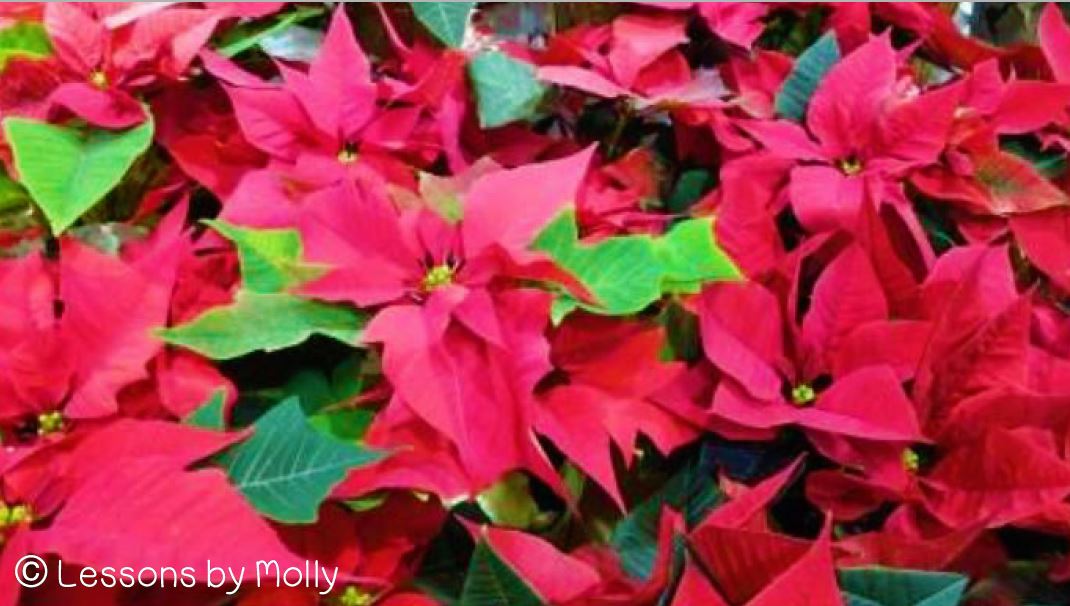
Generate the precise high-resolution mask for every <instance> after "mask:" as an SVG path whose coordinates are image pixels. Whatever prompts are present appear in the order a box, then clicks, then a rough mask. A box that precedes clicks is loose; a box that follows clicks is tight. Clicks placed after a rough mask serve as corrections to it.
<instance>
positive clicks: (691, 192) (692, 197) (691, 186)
mask: <svg viewBox="0 0 1070 606" xmlns="http://www.w3.org/2000/svg"><path fill="white" fill-rule="evenodd" d="M713 184H714V178H713V175H711V174H710V171H708V170H706V169H704V168H692V169H690V170H686V171H684V172H683V173H681V174H680V178H679V179H677V180H676V185H675V186H674V187H673V190H672V194H670V195H669V198H668V199H667V200H666V201H665V207H666V208H668V209H669V210H670V211H672V212H674V213H683V212H685V211H687V209H688V208H691V205H693V204H694V203H696V202H698V201H699V200H701V199H702V196H703V194H705V193H706V192H707V191H708V190H709V189H710V188H711V187H712V186H713Z"/></svg>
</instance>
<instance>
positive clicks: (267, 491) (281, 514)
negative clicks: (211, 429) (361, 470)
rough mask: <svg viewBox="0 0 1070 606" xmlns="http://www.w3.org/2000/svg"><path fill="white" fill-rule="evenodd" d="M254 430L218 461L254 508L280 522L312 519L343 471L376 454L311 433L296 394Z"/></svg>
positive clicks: (261, 421) (263, 417)
mask: <svg viewBox="0 0 1070 606" xmlns="http://www.w3.org/2000/svg"><path fill="white" fill-rule="evenodd" d="M254 429H255V431H254V433H253V436H252V437H251V438H249V439H248V440H246V441H244V442H242V443H241V444H239V445H237V446H235V447H234V448H232V449H231V450H229V451H227V453H225V454H224V455H223V457H222V460H221V462H222V464H223V466H224V467H225V468H226V469H227V474H228V475H229V476H230V479H231V481H232V482H233V483H234V485H235V486H236V487H237V488H238V490H240V491H241V492H242V494H244V495H245V497H246V498H247V499H249V502H250V503H252V504H253V506H254V507H256V509H257V511H259V512H260V513H262V514H263V515H265V516H267V517H269V518H271V519H273V520H276V521H279V522H283V523H286V524H307V523H312V522H315V521H316V517H317V513H318V511H319V506H320V504H321V503H322V502H323V500H324V499H326V498H327V495H328V494H330V492H331V489H332V488H334V487H335V486H336V485H337V484H338V483H339V482H341V481H342V480H343V479H344V478H345V476H346V473H347V472H348V471H349V470H351V469H354V468H356V467H361V466H364V465H368V464H370V463H373V462H375V461H377V460H379V459H380V458H381V457H382V455H381V454H380V453H377V452H373V451H370V450H366V449H364V448H362V447H360V446H357V445H356V444H349V443H346V442H342V441H340V440H336V439H334V438H331V437H329V436H326V435H324V434H322V433H320V432H319V431H316V430H315V429H314V428H313V427H312V426H311V425H309V423H308V420H306V419H305V415H304V413H303V412H302V410H301V403H300V402H299V401H298V400H297V398H288V399H286V400H284V401H283V402H280V403H279V404H278V405H276V406H275V407H274V408H272V409H271V410H269V411H268V412H267V413H265V414H264V416H262V417H260V419H259V420H257V422H256V424H255V425H254Z"/></svg>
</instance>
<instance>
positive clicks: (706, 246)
mask: <svg viewBox="0 0 1070 606" xmlns="http://www.w3.org/2000/svg"><path fill="white" fill-rule="evenodd" d="M653 242H654V248H655V252H657V255H658V258H659V259H660V260H661V263H662V267H663V268H664V275H663V276H662V290H663V291H665V292H680V293H696V292H698V291H699V290H700V289H701V287H702V284H703V283H705V282H711V281H714V280H736V279H739V277H740V275H741V274H740V272H739V268H737V267H736V265H735V263H733V262H732V260H731V259H730V258H729V257H728V255H726V254H725V253H724V251H722V250H721V249H720V248H719V247H718V246H717V243H716V242H715V241H714V237H713V219H710V218H705V219H692V220H689V221H682V222H680V223H677V224H676V225H675V226H674V227H673V228H672V229H670V230H669V232H668V233H666V234H665V236H664V237H661V238H655V239H654V241H653Z"/></svg>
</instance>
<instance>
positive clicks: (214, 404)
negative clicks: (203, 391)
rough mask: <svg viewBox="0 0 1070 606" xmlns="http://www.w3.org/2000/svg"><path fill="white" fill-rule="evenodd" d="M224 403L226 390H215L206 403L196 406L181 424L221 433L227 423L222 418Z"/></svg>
mask: <svg viewBox="0 0 1070 606" xmlns="http://www.w3.org/2000/svg"><path fill="white" fill-rule="evenodd" d="M226 403H227V390H225V389H222V388H220V389H217V390H215V391H213V392H212V396H211V397H210V398H208V401H207V402H205V403H204V404H202V405H200V406H198V407H197V409H196V410H194V411H193V412H191V413H190V414H189V416H187V417H186V418H185V419H184V420H183V421H182V422H183V423H185V424H186V425H192V426H193V427H201V428H203V429H218V430H220V431H222V430H224V429H226V428H227V422H226V419H225V418H224V412H225V409H224V405H225V404H226Z"/></svg>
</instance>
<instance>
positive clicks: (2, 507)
mask: <svg viewBox="0 0 1070 606" xmlns="http://www.w3.org/2000/svg"><path fill="white" fill-rule="evenodd" d="M32 520H33V514H32V513H31V512H30V508H29V507H28V506H26V505H8V504H7V503H0V529H4V528H11V527H12V526H18V525H19V524H24V523H28V522H30V521H32Z"/></svg>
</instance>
